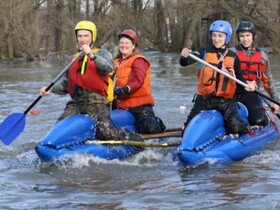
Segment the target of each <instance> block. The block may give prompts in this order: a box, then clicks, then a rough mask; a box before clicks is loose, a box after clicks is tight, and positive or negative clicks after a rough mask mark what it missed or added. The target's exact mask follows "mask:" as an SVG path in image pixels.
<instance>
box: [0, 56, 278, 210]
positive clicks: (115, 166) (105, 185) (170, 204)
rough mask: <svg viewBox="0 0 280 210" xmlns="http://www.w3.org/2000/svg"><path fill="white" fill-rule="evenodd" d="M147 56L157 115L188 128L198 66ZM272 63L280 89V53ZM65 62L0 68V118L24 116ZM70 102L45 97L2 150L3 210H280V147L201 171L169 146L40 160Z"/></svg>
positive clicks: (0, 183)
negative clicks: (180, 160)
mask: <svg viewBox="0 0 280 210" xmlns="http://www.w3.org/2000/svg"><path fill="white" fill-rule="evenodd" d="M146 55H147V56H148V57H149V58H150V59H151V63H152V88H153V94H154V97H155V101H156V106H155V112H156V114H157V115H158V116H160V117H161V118H162V119H163V121H164V122H165V123H166V125H167V127H169V128H177V127H181V126H182V124H183V122H184V121H185V119H186V116H187V114H188V112H189V109H190V108H191V107H192V102H191V100H192V97H193V94H194V93H195V90H196V68H197V65H194V66H191V67H185V68H182V67H180V65H179V63H178V62H179V54H173V53H168V54H161V53H158V52H149V53H147V54H146ZM271 63H272V67H273V69H272V71H273V73H274V78H275V80H276V86H277V89H278V90H279V91H280V82H279V81H280V73H279V72H278V66H279V65H280V62H279V56H273V57H271ZM63 64H64V62H62V63H51V62H32V63H29V62H17V63H10V62H5V63H0V75H1V76H0V94H1V109H0V119H5V118H6V117H7V116H8V115H9V114H11V113H13V112H23V111H24V110H25V109H26V108H27V107H28V106H29V105H30V104H31V103H32V102H33V101H34V100H35V99H36V98H37V97H38V91H39V88H40V87H41V86H43V85H44V86H46V85H48V84H49V83H50V82H51V81H52V79H53V78H55V77H56V75H58V73H59V72H60V71H61V70H62V69H63V68H64V66H63ZM68 99H69V98H68V97H60V96H57V95H54V94H52V95H50V96H48V97H46V98H43V99H41V100H40V101H39V103H37V104H36V106H35V107H34V109H38V110H40V113H39V114H38V115H29V114H28V115H27V116H26V126H25V129H24V131H23V132H22V133H21V135H20V136H19V137H18V138H17V139H16V140H15V141H14V142H13V143H12V144H11V145H10V146H5V145H4V144H1V145H0V171H1V173H0V188H1V192H0V196H1V202H0V207H1V208H2V209H139V208H142V209H277V208H280V203H279V200H280V194H279V190H280V184H279V183H280V178H279V177H280V171H279V167H278V165H279V164H278V162H279V160H280V152H279V149H280V148H279V147H280V146H279V144H278V143H277V144H274V145H271V146H270V147H269V148H267V149H265V150H264V151H262V152H261V153H260V154H258V155H255V156H252V157H250V158H247V159H246V160H244V161H240V162H235V163H229V164H215V165H202V166H199V167H197V168H182V167H180V166H178V165H177V163H176V162H173V161H172V157H171V154H170V148H149V149H146V150H145V151H144V152H141V153H139V154H138V155H136V156H134V157H131V158H129V159H127V160H124V161H118V160H114V161H105V160H101V159H98V158H92V157H89V156H83V155H77V156H76V157H75V159H74V160H73V161H71V162H60V163H56V164H46V163H41V162H40V161H39V160H38V157H37V155H36V153H35V152H34V147H35V146H36V145H37V144H38V142H39V141H40V140H41V139H42V138H43V137H44V136H45V135H46V134H47V132H48V131H49V130H50V129H51V127H52V126H53V125H54V123H55V120H56V119H57V117H58V116H59V115H60V114H61V112H62V110H63V108H64V105H65V103H66V101H67V100H68ZM274 118H275V117H274ZM275 120H276V122H277V123H278V124H279V121H280V120H279V119H278V118H275ZM50 200H51V202H50ZM159 203H160V205H159Z"/></svg>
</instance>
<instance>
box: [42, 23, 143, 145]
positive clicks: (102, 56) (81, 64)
mask: <svg viewBox="0 0 280 210" xmlns="http://www.w3.org/2000/svg"><path fill="white" fill-rule="evenodd" d="M75 36H76V40H77V44H78V52H81V51H82V52H83V53H84V55H83V56H82V58H81V59H78V60H77V61H76V62H75V63H74V64H73V65H72V66H71V67H70V68H69V69H68V71H67V72H66V74H65V75H64V76H63V78H62V79H61V80H60V82H58V83H57V84H55V85H54V86H53V88H52V89H51V90H49V91H46V87H42V88H41V89H40V95H41V96H46V95H48V94H49V93H50V92H54V93H56V94H61V95H65V94H69V95H70V96H71V100H70V101H68V102H67V104H66V107H65V109H64V112H63V113H62V115H61V116H60V117H59V119H58V120H57V122H59V121H60V120H62V119H64V118H66V117H68V116H70V115H75V114H89V115H90V116H91V117H92V118H93V120H94V121H95V122H96V139H100V140H112V139H115V140H120V139H132V138H131V137H133V139H132V140H142V139H141V137H140V136H139V135H136V134H135V135H133V134H134V133H133V134H131V133H132V132H129V131H123V130H121V129H118V128H116V127H115V125H114V124H113V122H112V120H111V119H110V115H109V109H108V106H107V103H108V101H107V95H108V83H109V79H110V77H109V74H110V73H111V72H112V71H113V70H114V68H113V64H114V61H113V58H112V56H111V55H110V53H109V52H108V51H107V50H105V49H98V48H94V46H93V45H94V42H95V40H96V36H97V30H96V26H95V24H94V23H93V22H91V21H80V22H78V23H77V24H76V26H75ZM77 54H78V53H76V54H74V55H73V56H72V59H74V58H75V57H76V56H77ZM130 134H131V135H130Z"/></svg>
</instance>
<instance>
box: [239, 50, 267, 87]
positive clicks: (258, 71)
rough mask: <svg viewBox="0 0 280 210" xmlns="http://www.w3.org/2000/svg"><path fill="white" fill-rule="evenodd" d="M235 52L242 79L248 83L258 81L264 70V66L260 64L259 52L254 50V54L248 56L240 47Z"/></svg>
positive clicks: (260, 55) (260, 56) (260, 54)
mask: <svg viewBox="0 0 280 210" xmlns="http://www.w3.org/2000/svg"><path fill="white" fill-rule="evenodd" d="M236 50H237V51H236V54H237V56H238V58H239V60H240V69H241V70H242V74H243V77H244V79H246V80H249V81H258V80H259V79H260V78H261V77H262V74H263V72H264V71H265V69H266V64H262V53H261V51H260V50H259V49H256V52H255V53H253V54H252V55H251V56H248V55H246V53H245V52H244V51H243V50H242V49H241V48H240V47H237V48H236Z"/></svg>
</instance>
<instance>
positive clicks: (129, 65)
mask: <svg viewBox="0 0 280 210" xmlns="http://www.w3.org/2000/svg"><path fill="white" fill-rule="evenodd" d="M118 39H119V46H118V49H119V54H118V55H117V57H116V59H115V60H114V64H115V83H116V87H115V91H114V95H115V106H116V107H117V108H119V109H126V110H128V111H130V112H131V113H132V114H133V115H134V117H135V119H136V122H135V128H136V130H137V132H138V133H141V134H156V133H161V132H163V131H164V130H165V125H164V124H163V122H162V120H161V119H160V118H159V117H156V116H155V113H154V110H153V106H154V105H155V102H154V98H153V96H152V89H151V65H150V62H149V60H148V59H147V58H146V57H145V56H143V55H142V54H141V53H140V52H139V47H138V44H139V39H138V36H137V34H136V32H135V31H134V30H132V29H125V30H123V31H122V32H121V33H120V34H119V36H118Z"/></svg>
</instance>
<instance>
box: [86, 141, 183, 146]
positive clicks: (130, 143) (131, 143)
mask: <svg viewBox="0 0 280 210" xmlns="http://www.w3.org/2000/svg"><path fill="white" fill-rule="evenodd" d="M86 144H104V145H111V146H123V145H126V146H135V147H174V146H178V145H180V144H181V141H173V142H142V141H133V140H107V141H100V140H92V141H87V142H86Z"/></svg>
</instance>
